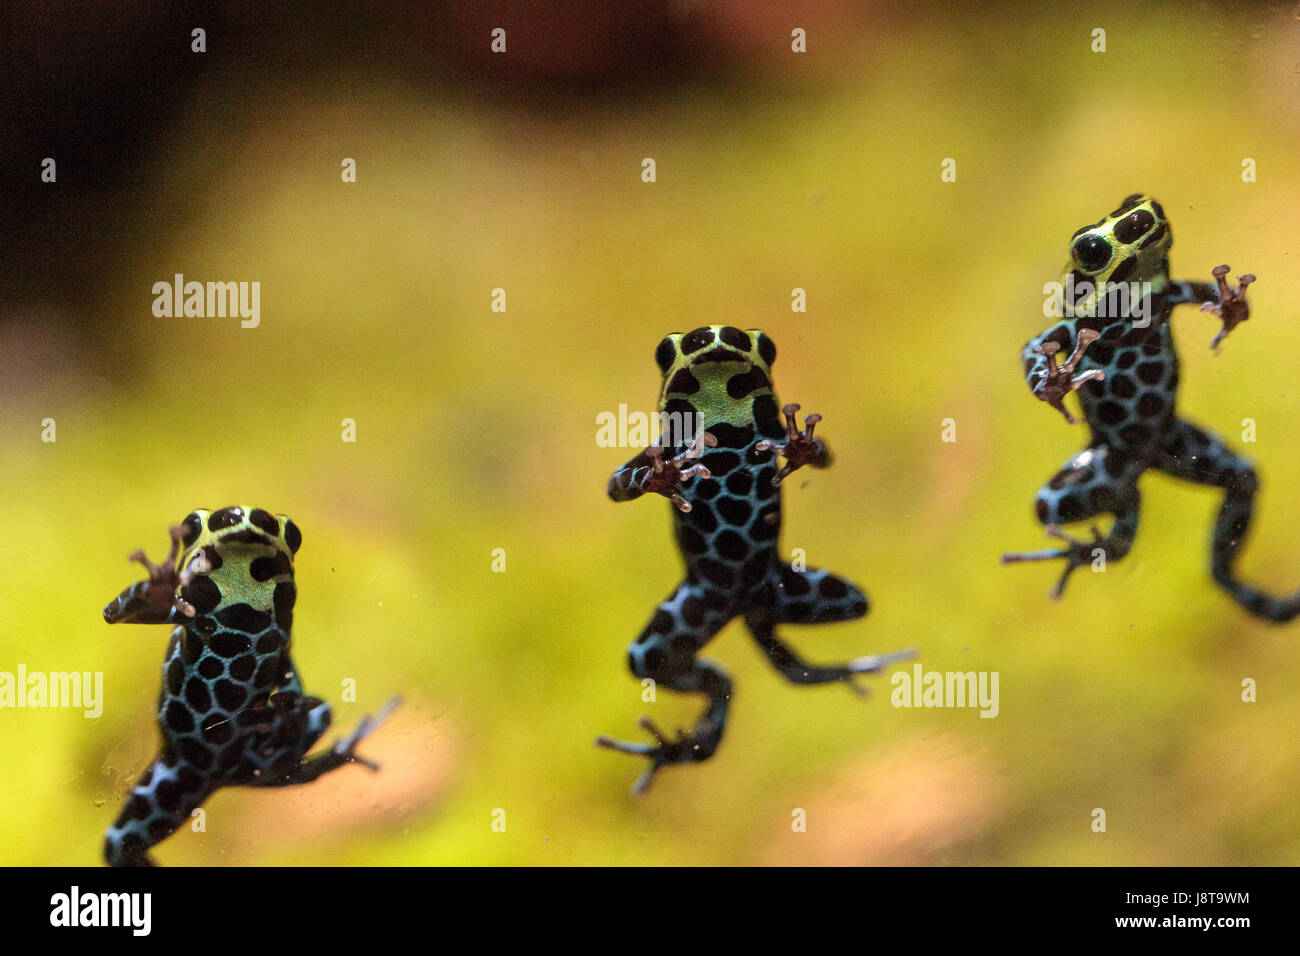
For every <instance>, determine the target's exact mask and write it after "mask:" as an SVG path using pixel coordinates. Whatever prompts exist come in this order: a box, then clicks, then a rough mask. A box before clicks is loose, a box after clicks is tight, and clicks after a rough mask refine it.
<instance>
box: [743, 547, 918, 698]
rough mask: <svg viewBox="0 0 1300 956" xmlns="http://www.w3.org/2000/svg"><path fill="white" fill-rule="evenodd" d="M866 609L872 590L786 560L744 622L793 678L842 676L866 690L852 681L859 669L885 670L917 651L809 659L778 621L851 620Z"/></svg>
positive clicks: (824, 680) (812, 680)
mask: <svg viewBox="0 0 1300 956" xmlns="http://www.w3.org/2000/svg"><path fill="white" fill-rule="evenodd" d="M867 610H868V602H867V596H866V595H865V594H863V593H862V591H861V590H860V589H859V588H858V587H857V586H856V585H855V584H853V583H852V582H850V581H846V580H844V579H843V578H841V577H839V576H837V575H835V574H833V573H831V572H830V571H826V570H824V569H820V568H808V569H805V570H799V569H796V568H793V567H791V566H790V565H789V564H786V563H784V562H783V563H782V564H780V565H779V566H778V568H777V570H776V571H775V572H774V573H773V574H772V575H771V577H770V579H769V581H768V584H767V586H765V587H764V589H763V592H762V597H761V598H760V601H759V602H758V604H757V605H756V607H755V608H754V609H753V610H751V611H750V612H749V613H748V614H746V615H745V626H746V627H747V628H749V633H750V635H751V636H752V637H753V638H754V641H755V643H757V644H758V646H759V649H760V650H762V651H763V653H764V654H766V655H767V659H768V660H769V661H770V662H771V663H772V666H773V667H775V668H776V670H777V672H778V673H779V674H781V676H782V677H784V678H785V679H786V680H788V681H790V682H791V683H793V684H829V683H833V682H835V681H843V682H845V683H847V684H848V686H849V687H850V688H851V689H852V690H853V691H854V692H855V693H858V694H861V693H863V690H862V689H861V688H860V687H858V685H857V684H855V683H854V682H853V681H854V678H855V677H856V676H857V675H859V674H871V673H875V672H877V671H880V670H883V669H884V668H885V667H886V666H888V665H889V664H892V663H894V662H895V661H899V660H905V659H907V658H909V657H912V656H914V654H915V651H912V650H905V651H895V652H893V653H890V654H875V655H869V656H865V657H858V658H855V659H854V660H851V661H846V662H844V663H842V664H821V665H818V664H810V663H808V662H807V661H805V660H803V659H802V658H800V657H799V655H798V654H796V653H795V652H794V650H793V649H792V648H791V647H790V646H789V645H788V644H786V643H785V642H784V641H783V640H781V639H780V638H779V637H777V636H776V626H777V625H778V624H827V623H830V622H833V621H852V620H855V619H857V618H860V617H862V616H863V615H865V614H866V613H867Z"/></svg>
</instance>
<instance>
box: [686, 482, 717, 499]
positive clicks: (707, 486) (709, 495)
mask: <svg viewBox="0 0 1300 956" xmlns="http://www.w3.org/2000/svg"><path fill="white" fill-rule="evenodd" d="M721 492H722V485H720V484H718V483H717V482H716V481H714V480H713V479H712V478H697V479H695V486H694V491H693V492H692V493H691V499H692V502H694V501H697V500H700V499H703V500H704V501H711V500H713V499H714V498H716V497H717V496H718V495H719V494H721Z"/></svg>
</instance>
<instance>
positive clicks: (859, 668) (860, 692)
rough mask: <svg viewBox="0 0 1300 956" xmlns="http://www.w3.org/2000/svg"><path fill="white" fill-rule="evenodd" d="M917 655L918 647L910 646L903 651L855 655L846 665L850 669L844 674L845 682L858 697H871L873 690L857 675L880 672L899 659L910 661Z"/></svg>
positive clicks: (845, 667) (846, 668)
mask: <svg viewBox="0 0 1300 956" xmlns="http://www.w3.org/2000/svg"><path fill="white" fill-rule="evenodd" d="M915 656H916V648H915V647H909V648H906V649H905V650H901V651H890V652H889V653H887V654H868V655H866V656H865V657H855V658H854V659H853V660H851V661H849V662H848V663H847V664H845V665H844V669H845V670H846V671H848V673H847V674H845V675H844V683H845V684H847V685H848V688H849V690H851V691H853V693H854V694H856V695H857V696H858V697H869V696H870V695H871V692H870V691H869V690H868V689H867V688H865V687H863V686H862V685H861V684H859V683H858V682H857V677H858V676H859V675H860V674H878V673H880V672H881V671H883V670H884V669H885V668H886V667H890V666H892V665H894V664H897V663H898V662H899V661H910V660H911V659H912V658H914V657H915Z"/></svg>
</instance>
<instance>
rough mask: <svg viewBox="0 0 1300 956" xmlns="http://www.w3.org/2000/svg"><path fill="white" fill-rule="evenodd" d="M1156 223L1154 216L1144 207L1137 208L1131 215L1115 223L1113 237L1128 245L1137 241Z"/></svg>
mask: <svg viewBox="0 0 1300 956" xmlns="http://www.w3.org/2000/svg"><path fill="white" fill-rule="evenodd" d="M1155 224H1156V217H1155V216H1153V215H1151V213H1149V212H1147V211H1146V210H1145V209H1139V210H1138V211H1137V212H1135V213H1133V214H1132V215H1128V216H1125V217H1124V218H1123V219H1121V220H1120V221H1119V222H1117V223H1116V224H1115V238H1116V239H1118V240H1119V241H1120V242H1122V243H1124V244H1125V245H1128V244H1130V243H1134V242H1137V241H1138V240H1139V239H1141V238H1142V237H1143V236H1145V235H1146V234H1147V233H1148V232H1150V231H1151V227H1152V226H1154V225H1155Z"/></svg>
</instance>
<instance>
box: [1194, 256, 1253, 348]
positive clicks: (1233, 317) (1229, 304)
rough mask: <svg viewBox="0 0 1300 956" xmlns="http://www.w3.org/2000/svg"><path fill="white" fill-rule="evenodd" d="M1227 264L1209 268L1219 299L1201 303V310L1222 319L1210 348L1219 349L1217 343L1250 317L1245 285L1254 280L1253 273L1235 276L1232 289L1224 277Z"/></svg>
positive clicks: (1228, 270) (1227, 269)
mask: <svg viewBox="0 0 1300 956" xmlns="http://www.w3.org/2000/svg"><path fill="white" fill-rule="evenodd" d="M1231 271H1232V270H1231V269H1229V268H1228V267H1227V266H1215V267H1214V268H1213V269H1211V270H1210V274H1211V275H1212V276H1214V281H1215V282H1216V283H1217V285H1218V292H1219V301H1218V302H1206V303H1204V304H1202V305H1201V311H1202V312H1213V313H1214V314H1215V315H1217V316H1218V317H1219V318H1220V319H1222V320H1223V328H1221V329H1219V334H1218V335H1216V336H1215V337H1214V341H1212V342H1211V343H1210V348H1212V349H1214V351H1216V352H1217V351H1219V343H1220V342H1222V341H1223V340H1224V339H1225V338H1226V337H1227V335H1228V333H1229V332H1231V331H1232V330H1233V329H1235V328H1236V327H1237V326H1238V325H1240V324H1241V323H1242V322H1245V321H1246V320H1247V319H1248V318H1250V304H1249V303H1248V302H1247V301H1246V286H1248V285H1250V284H1251V283H1252V282H1254V281H1255V277H1254V276H1253V275H1249V274H1248V275H1242V276H1237V289H1236V291H1233V290H1232V289H1229V288H1228V283H1227V282H1225V281H1224V277H1225V276H1226V275H1227V274H1228V273H1229V272H1231Z"/></svg>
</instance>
